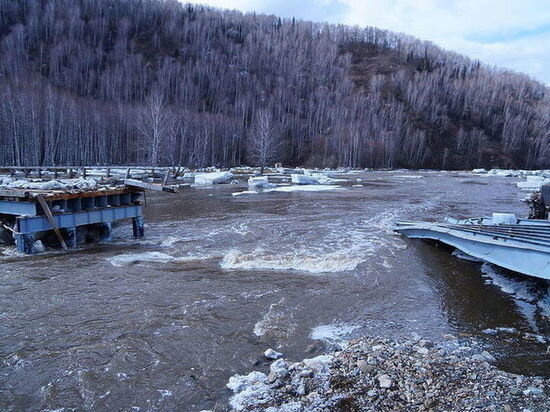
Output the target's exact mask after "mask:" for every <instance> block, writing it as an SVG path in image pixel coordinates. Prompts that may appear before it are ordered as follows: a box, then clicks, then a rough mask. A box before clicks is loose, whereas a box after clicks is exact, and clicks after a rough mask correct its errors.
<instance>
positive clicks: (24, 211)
mask: <svg viewBox="0 0 550 412" xmlns="http://www.w3.org/2000/svg"><path fill="white" fill-rule="evenodd" d="M0 214H3V215H16V216H24V215H28V216H35V215H37V214H38V210H37V203H35V202H14V201H11V200H0Z"/></svg>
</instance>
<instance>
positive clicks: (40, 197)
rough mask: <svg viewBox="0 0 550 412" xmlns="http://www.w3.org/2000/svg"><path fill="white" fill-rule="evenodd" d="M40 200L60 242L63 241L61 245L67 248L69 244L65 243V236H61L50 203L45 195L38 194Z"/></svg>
mask: <svg viewBox="0 0 550 412" xmlns="http://www.w3.org/2000/svg"><path fill="white" fill-rule="evenodd" d="M36 198H37V199H38V202H39V203H40V206H42V209H44V213H46V217H47V218H48V221H49V222H50V225H52V227H53V230H54V232H55V234H56V236H57V239H59V243H61V246H62V247H63V249H64V250H67V249H68V248H67V245H66V244H65V241H64V240H63V236H61V232H60V231H59V229H58V228H57V225H56V224H55V220H54V218H53V215H52V211H51V210H50V207H49V206H48V203H47V202H46V200H45V199H44V197H43V196H40V195H39V196H37V197H36Z"/></svg>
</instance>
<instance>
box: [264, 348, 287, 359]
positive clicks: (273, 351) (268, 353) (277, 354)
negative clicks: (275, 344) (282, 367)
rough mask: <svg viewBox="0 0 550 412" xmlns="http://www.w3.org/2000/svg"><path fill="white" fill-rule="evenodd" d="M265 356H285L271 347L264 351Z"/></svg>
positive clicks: (276, 357)
mask: <svg viewBox="0 0 550 412" xmlns="http://www.w3.org/2000/svg"><path fill="white" fill-rule="evenodd" d="M264 356H265V357H266V358H268V359H279V358H281V357H282V356H283V354H282V353H281V352H277V351H276V350H273V349H271V348H270V349H268V350H266V351H265V352H264Z"/></svg>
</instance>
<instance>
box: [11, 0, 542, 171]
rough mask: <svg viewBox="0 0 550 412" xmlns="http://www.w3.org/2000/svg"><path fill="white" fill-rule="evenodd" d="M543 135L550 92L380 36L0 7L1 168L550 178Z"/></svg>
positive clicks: (90, 5) (141, 14) (204, 17)
mask: <svg viewBox="0 0 550 412" xmlns="http://www.w3.org/2000/svg"><path fill="white" fill-rule="evenodd" d="M549 126H550V98H549V90H548V89H547V88H546V87H545V86H544V85H542V84H540V83H538V82H536V81H534V80H531V79H529V78H528V77H527V76H524V75H521V74H514V73H508V72H504V71H501V70H497V69H493V68H490V67H487V66H484V65H482V64H480V63H479V62H476V61H471V60H469V59H467V58H464V57H462V56H459V55H457V54H455V53H451V52H447V51H444V50H441V49H440V48H438V47H436V46H434V45H432V44H430V43H427V42H423V41H420V40H417V39H415V38H411V37H408V36H404V35H402V34H396V33H392V32H387V31H383V30H379V29H376V28H365V29H362V28H352V27H345V26H331V25H326V24H315V23H309V22H299V21H294V20H281V19H279V18H277V17H274V16H264V15H254V14H246V15H243V14H241V13H237V12H228V11H219V10H214V9H209V8H204V7H199V6H192V5H183V4H181V3H179V2H176V1H160V0H0V164H10V165H63V164H71V165H82V164H136V163H140V164H152V165H157V164H159V165H160V164H162V165H168V164H170V165H172V164H178V165H185V166H206V165H218V166H233V165H239V164H254V163H258V161H260V160H259V159H260V158H261V157H262V156H263V158H264V159H266V160H267V161H270V162H271V161H282V162H283V163H285V164H289V165H310V166H318V167H336V166H348V167H435V168H472V167H491V166H499V167H523V168H535V167H550V127H549ZM262 150H263V153H260V152H262Z"/></svg>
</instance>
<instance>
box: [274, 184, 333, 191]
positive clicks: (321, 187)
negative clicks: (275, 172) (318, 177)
mask: <svg viewBox="0 0 550 412" xmlns="http://www.w3.org/2000/svg"><path fill="white" fill-rule="evenodd" d="M339 189H342V187H341V186H336V185H297V186H279V187H275V188H273V189H268V190H266V192H328V191H331V190H339Z"/></svg>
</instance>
